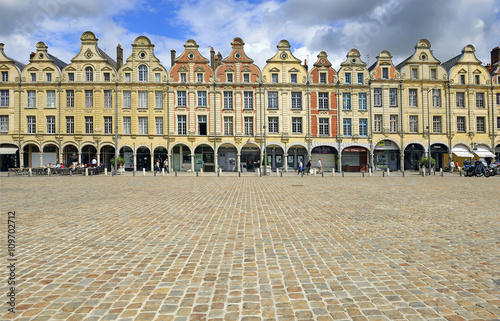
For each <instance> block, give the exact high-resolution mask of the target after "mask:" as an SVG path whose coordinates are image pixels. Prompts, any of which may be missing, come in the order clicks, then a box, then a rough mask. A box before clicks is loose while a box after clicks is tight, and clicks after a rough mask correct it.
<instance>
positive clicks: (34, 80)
mask: <svg viewBox="0 0 500 321" xmlns="http://www.w3.org/2000/svg"><path fill="white" fill-rule="evenodd" d="M30 75H31V82H36V73H35V72H32V73H31V74H30Z"/></svg>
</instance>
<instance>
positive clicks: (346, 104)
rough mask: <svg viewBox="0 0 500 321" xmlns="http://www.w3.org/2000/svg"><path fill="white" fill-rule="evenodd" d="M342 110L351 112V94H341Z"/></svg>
mask: <svg viewBox="0 0 500 321" xmlns="http://www.w3.org/2000/svg"><path fill="white" fill-rule="evenodd" d="M342 102H343V104H342V109H343V110H351V93H343V94H342Z"/></svg>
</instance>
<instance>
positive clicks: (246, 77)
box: [243, 74, 250, 82]
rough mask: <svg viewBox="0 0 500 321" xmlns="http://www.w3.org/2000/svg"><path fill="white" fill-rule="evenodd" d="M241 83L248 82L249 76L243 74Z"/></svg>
mask: <svg viewBox="0 0 500 321" xmlns="http://www.w3.org/2000/svg"><path fill="white" fill-rule="evenodd" d="M243 82H250V75H249V74H243Z"/></svg>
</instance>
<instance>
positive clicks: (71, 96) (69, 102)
mask: <svg viewBox="0 0 500 321" xmlns="http://www.w3.org/2000/svg"><path fill="white" fill-rule="evenodd" d="M66 107H67V108H74V107H75V91H74V90H72V89H71V90H70V89H68V90H66Z"/></svg>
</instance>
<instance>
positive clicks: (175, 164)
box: [174, 154, 181, 171]
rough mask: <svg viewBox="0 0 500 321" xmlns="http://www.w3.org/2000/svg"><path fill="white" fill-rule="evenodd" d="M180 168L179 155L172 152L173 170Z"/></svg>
mask: <svg viewBox="0 0 500 321" xmlns="http://www.w3.org/2000/svg"><path fill="white" fill-rule="evenodd" d="M180 170H181V155H179V154H174V171H180Z"/></svg>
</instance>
